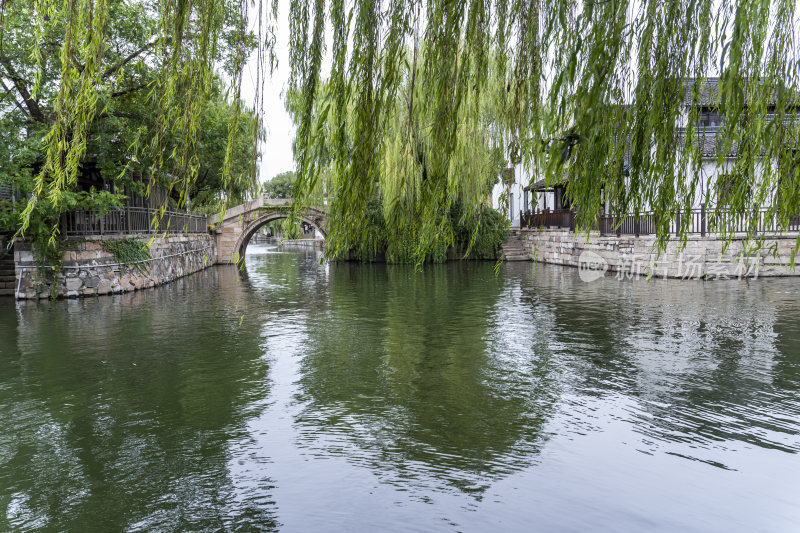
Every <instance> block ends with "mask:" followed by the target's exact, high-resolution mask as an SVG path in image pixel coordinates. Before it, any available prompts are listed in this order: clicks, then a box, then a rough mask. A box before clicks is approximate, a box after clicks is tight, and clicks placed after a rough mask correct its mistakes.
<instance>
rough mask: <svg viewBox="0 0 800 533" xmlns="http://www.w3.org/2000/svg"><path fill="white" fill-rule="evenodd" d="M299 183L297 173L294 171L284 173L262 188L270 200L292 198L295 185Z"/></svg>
mask: <svg viewBox="0 0 800 533" xmlns="http://www.w3.org/2000/svg"><path fill="white" fill-rule="evenodd" d="M296 182H297V173H295V172H294V171H293V170H290V171H288V172H282V173H280V174H278V175H277V176H275V177H273V178H272V179H271V180H269V181H268V182H266V183H265V184H264V185H263V187H262V192H263V193H264V194H265V195H266V196H267V197H268V198H291V197H292V191H293V190H294V185H295V183H296Z"/></svg>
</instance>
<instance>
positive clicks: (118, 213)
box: [61, 207, 208, 236]
mask: <svg viewBox="0 0 800 533" xmlns="http://www.w3.org/2000/svg"><path fill="white" fill-rule="evenodd" d="M158 212H159V210H158V209H150V208H147V207H125V208H122V209H117V210H114V211H109V212H108V213H101V212H99V211H87V210H83V209H78V210H75V211H70V212H69V213H64V214H63V215H62V216H61V233H62V234H63V235H67V236H80V235H125V234H142V233H152V232H153V230H157V231H158V232H159V233H171V234H176V233H206V232H207V231H208V220H207V217H206V216H205V215H192V214H189V213H181V212H178V211H165V212H164V215H163V217H161V219H160V221H159V222H158V227H157V228H156V227H155V226H153V218H154V217H155V216H156V213H158Z"/></svg>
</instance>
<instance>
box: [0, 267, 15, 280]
mask: <svg viewBox="0 0 800 533" xmlns="http://www.w3.org/2000/svg"><path fill="white" fill-rule="evenodd" d="M16 275H17V273H16V272H15V271H14V267H11V268H3V267H2V266H0V278H2V277H3V276H16Z"/></svg>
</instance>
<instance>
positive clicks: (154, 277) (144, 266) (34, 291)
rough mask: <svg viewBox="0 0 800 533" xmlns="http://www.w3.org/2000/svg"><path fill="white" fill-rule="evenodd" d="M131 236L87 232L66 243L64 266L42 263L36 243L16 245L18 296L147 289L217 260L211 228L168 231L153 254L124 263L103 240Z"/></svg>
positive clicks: (155, 244) (67, 295)
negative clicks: (36, 253) (33, 246)
mask: <svg viewBox="0 0 800 533" xmlns="http://www.w3.org/2000/svg"><path fill="white" fill-rule="evenodd" d="M129 237H130V236H126V235H114V236H102V237H100V236H98V237H88V238H86V239H81V240H78V241H74V242H72V243H71V244H69V243H68V244H67V245H66V247H65V248H64V251H63V256H62V257H63V264H62V266H61V267H60V268H58V269H54V268H53V267H45V268H43V269H42V268H39V267H38V266H37V264H36V261H35V258H34V254H33V251H32V249H31V245H30V244H28V243H17V244H16V245H15V246H14V263H15V274H16V283H17V285H16V288H15V289H14V290H15V296H16V298H17V299H37V298H51V297H56V298H80V297H86V296H96V295H103V294H118V293H124V292H132V291H136V290H140V289H146V288H150V287H155V286H157V285H162V284H164V283H168V282H170V281H174V280H176V279H178V278H181V277H183V276H187V275H189V274H192V273H194V272H198V271H200V270H203V269H205V268H207V267H209V266H211V265H213V264H214V262H215V258H216V255H217V250H216V239H214V237H213V236H211V235H208V234H202V233H199V234H190V235H181V234H179V235H168V236H162V237H158V238H156V239H154V240H153V242H152V243H151V245H150V254H151V256H152V258H151V259H147V260H143V261H139V262H137V263H136V264H122V263H121V262H120V261H119V260H118V259H117V258H115V257H114V255H113V254H112V253H111V252H109V251H107V250H105V249H104V247H103V242H104V241H118V240H122V239H125V238H129ZM54 285H55V286H54Z"/></svg>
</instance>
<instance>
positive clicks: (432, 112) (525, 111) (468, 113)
mask: <svg viewBox="0 0 800 533" xmlns="http://www.w3.org/2000/svg"><path fill="white" fill-rule="evenodd" d="M328 15H329V16H328ZM798 15H800V13H799V12H798V11H797V5H796V2H795V0H763V1H757V2H754V1H751V0H721V1H715V0H698V1H688V2H663V1H659V0H647V1H644V2H632V1H630V0H609V1H585V2H575V1H574V0H553V1H550V2H540V1H533V2H507V1H505V0H501V1H498V2H484V1H482V0H467V1H463V2H446V1H442V0H429V1H427V2H423V3H415V2H395V3H391V4H389V5H386V6H384V5H382V4H375V3H374V2H356V3H355V4H353V5H352V8H351V6H350V5H349V4H345V3H344V2H343V1H342V0H329V1H324V0H313V1H312V0H305V1H303V0H297V1H293V2H292V3H291V11H290V28H291V30H292V35H291V53H290V58H289V59H290V63H291V66H292V77H291V79H290V94H291V98H290V107H291V110H292V112H293V116H294V117H295V120H296V122H297V131H298V135H297V141H296V146H295V151H296V157H297V163H298V167H297V169H298V176H299V177H298V187H297V192H298V198H299V199H300V200H301V202H303V203H304V204H309V203H311V202H312V201H313V200H312V198H313V195H314V194H317V193H316V191H318V190H319V181H320V179H321V177H324V176H326V175H328V174H331V175H333V176H335V178H333V181H332V185H333V186H332V187H329V188H328V191H329V192H330V194H329V197H330V206H331V209H330V215H331V219H330V225H331V226H330V242H329V246H331V248H330V249H331V250H332V251H334V253H335V252H336V251H339V250H343V249H349V248H351V247H352V246H353V241H354V239H355V235H356V234H357V233H358V231H360V228H361V227H362V226H363V225H364V224H365V220H366V217H367V213H368V211H369V208H368V203H369V201H370V199H371V198H372V196H373V194H375V193H376V191H379V192H380V194H382V195H383V198H384V201H385V202H388V204H389V205H388V206H387V209H386V210H385V215H386V216H387V218H388V219H391V221H390V223H389V224H390V225H391V226H396V227H400V228H403V231H401V232H400V233H399V235H400V236H401V238H402V239H403V240H406V239H407V238H408V235H409V234H413V235H414V240H415V242H416V243H418V246H417V248H416V250H415V252H414V255H415V256H416V257H417V259H418V261H421V260H422V259H423V258H424V257H425V256H426V255H427V254H428V253H431V252H432V251H433V250H436V249H438V248H439V247H440V246H441V245H442V243H443V242H444V243H447V242H450V240H451V236H452V232H453V228H452V226H451V225H450V224H449V223H448V221H447V217H445V216H444V213H447V212H448V210H449V207H450V205H451V204H452V203H453V202H454V201H462V202H463V203H464V206H465V207H466V208H469V209H477V207H478V206H479V205H480V197H479V195H477V194H475V191H478V190H480V189H481V188H482V187H481V184H482V182H483V178H484V176H485V175H484V174H483V173H482V172H480V171H478V168H479V167H480V166H483V165H485V162H486V160H487V158H486V157H485V156H484V153H483V152H484V151H483V150H481V147H488V148H490V149H495V148H496V149H499V150H500V152H501V153H502V154H504V155H507V156H508V157H509V159H510V162H511V163H513V164H517V163H524V164H526V166H527V167H528V168H532V169H533V170H534V179H540V178H541V177H544V178H545V179H546V180H547V182H548V183H550V184H552V183H556V182H559V181H562V180H563V179H564V177H567V194H568V195H569V196H570V198H571V199H572V203H573V206H574V207H575V208H576V210H577V217H578V223H579V226H580V227H581V228H588V227H590V225H591V224H592V222H594V221H595V220H596V217H597V216H598V214H599V213H600V212H601V209H602V206H603V204H604V203H605V202H608V203H609V204H610V208H611V213H612V214H614V215H617V216H622V215H628V214H634V215H636V214H639V213H642V212H643V211H653V212H655V214H656V219H657V220H658V227H657V232H658V236H659V244H660V245H661V246H664V244H665V243H666V240H667V239H668V238H669V235H670V222H671V221H672V220H674V218H675V213H676V212H678V211H684V212H685V211H687V210H689V209H691V208H693V207H695V206H696V205H699V203H704V204H706V205H707V207H711V208H713V210H714V211H716V213H715V214H716V215H717V216H715V220H718V221H719V224H717V227H716V229H717V231H718V232H719V233H721V234H722V235H724V236H727V237H729V238H730V237H731V231H732V228H733V224H734V221H735V220H736V218H744V219H745V220H748V221H749V222H750V224H749V226H748V235H747V236H748V237H749V238H759V235H758V232H757V230H758V218H759V214H758V209H759V208H768V209H769V214H770V215H771V214H774V215H776V216H777V218H778V219H779V220H780V221H781V223H782V225H783V227H786V225H787V224H788V220H789V217H790V216H792V215H796V214H798V213H800V163H798V159H797V156H796V149H797V144H798V142H800V141H798V139H800V116H798V115H800V63H798V60H799V59H800V54H798V50H797V45H796V40H795V35H794V33H795V32H796V28H797V25H798ZM325 35H331V36H332V40H328V41H326V39H325ZM326 50H329V51H330V54H331V57H330V59H331V65H332V66H331V71H330V75H329V77H328V78H327V80H326V81H324V82H323V81H322V77H323V72H322V70H321V68H322V65H323V64H326V62H325V61H324V60H323V56H324V53H325V51H326ZM348 60H349V63H348ZM711 77H717V78H718V80H714V83H711V84H708V83H706V81H707V79H709V78H711ZM687 97H688V101H689V103H690V105H688V106H687ZM701 109H705V110H706V111H708V110H712V111H714V112H717V113H719V115H720V116H721V117H722V118H723V125H722V127H721V128H720V129H719V131H718V132H706V131H705V129H704V128H703V127H701V126H700V125H699V124H700V123H699V121H698V118H699V112H700V110H701ZM707 135H708V136H711V135H713V136H714V139H715V140H716V141H717V143H716V144H717V146H718V149H717V151H716V152H715V153H713V154H711V156H710V157H712V158H715V159H716V162H717V164H719V165H727V166H728V167H729V169H728V170H729V173H730V174H731V175H732V176H734V180H733V181H732V183H733V184H734V186H733V187H731V191H730V194H728V195H727V197H726V202H724V203H721V204H717V205H714V201H713V195H712V194H709V191H710V190H711V189H713V187H710V186H709V184H708V183H706V182H705V177H704V169H703V164H704V159H705V160H708V157H709V155H708V154H706V153H705V150H704V145H705V144H706V143H705V140H706V139H705V138H706V136H707ZM731 154H735V156H736V157H735V159H730V158H729V156H730V155H731ZM778 198H780V200H778ZM302 207H303V206H302V205H301V206H297V208H296V209H297V212H298V213H299V212H300V210H301V209H302ZM723 212H728V213H730V214H732V215H733V216H722V214H723ZM688 218H689V217H682V220H683V226H682V227H681V228H679V233H681V234H682V235H683V237H684V238H685V234H686V231H687V226H686V224H687V223H688ZM398 246H399V247H401V248H405V247H406V246H405V244H403V245H402V246H400V245H399V244H398Z"/></svg>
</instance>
